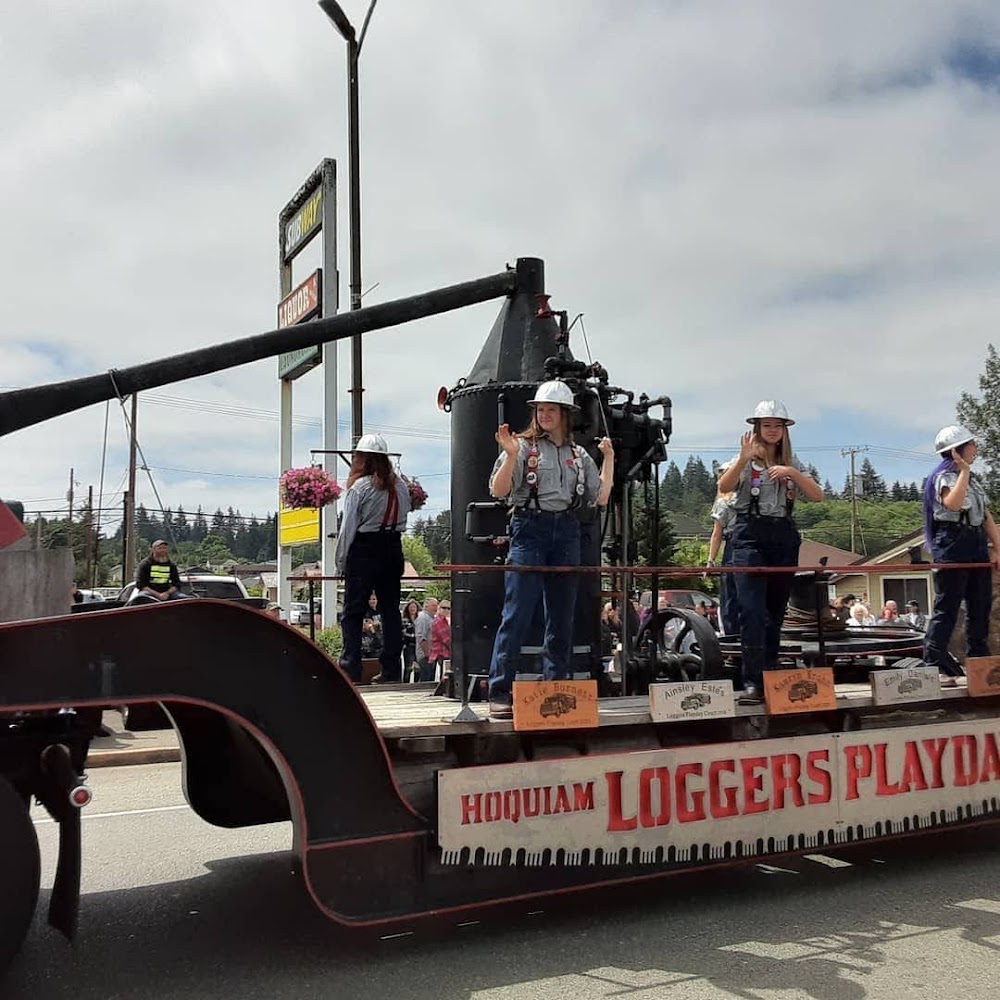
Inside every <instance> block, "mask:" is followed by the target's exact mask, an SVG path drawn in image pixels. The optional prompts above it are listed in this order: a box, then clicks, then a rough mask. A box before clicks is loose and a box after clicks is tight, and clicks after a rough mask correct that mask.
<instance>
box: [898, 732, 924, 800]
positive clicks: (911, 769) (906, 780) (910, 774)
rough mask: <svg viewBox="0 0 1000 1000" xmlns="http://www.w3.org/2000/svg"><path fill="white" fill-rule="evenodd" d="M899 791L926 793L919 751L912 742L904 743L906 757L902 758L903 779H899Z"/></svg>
mask: <svg viewBox="0 0 1000 1000" xmlns="http://www.w3.org/2000/svg"><path fill="white" fill-rule="evenodd" d="M899 791H900V792H911V791H918V792H926V791H927V780H926V779H925V778H924V768H923V764H922V763H921V760H920V751H919V750H918V749H917V744H916V743H914V742H913V740H907V741H906V756H905V757H904V758H903V777H902V778H900V779H899Z"/></svg>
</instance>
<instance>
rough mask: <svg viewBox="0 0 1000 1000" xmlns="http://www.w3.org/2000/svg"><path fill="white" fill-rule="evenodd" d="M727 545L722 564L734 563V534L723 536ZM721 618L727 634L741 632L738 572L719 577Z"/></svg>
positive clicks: (730, 564)
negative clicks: (737, 588) (737, 590)
mask: <svg viewBox="0 0 1000 1000" xmlns="http://www.w3.org/2000/svg"><path fill="white" fill-rule="evenodd" d="M723 537H724V538H725V540H726V547H725V549H723V550H722V562H721V563H720V565H722V566H732V564H733V536H732V535H731V534H729V535H724V536H723ZM719 618H720V619H721V622H720V624H721V625H722V631H723V632H724V633H725V634H726V635H739V634H740V599H739V595H738V594H737V593H736V574H735V573H723V574H722V575H721V576H720V577H719Z"/></svg>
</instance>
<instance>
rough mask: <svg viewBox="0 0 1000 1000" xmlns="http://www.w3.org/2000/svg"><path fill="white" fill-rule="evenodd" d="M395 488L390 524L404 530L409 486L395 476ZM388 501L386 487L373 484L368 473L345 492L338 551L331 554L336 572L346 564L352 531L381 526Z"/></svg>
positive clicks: (352, 536)
mask: <svg viewBox="0 0 1000 1000" xmlns="http://www.w3.org/2000/svg"><path fill="white" fill-rule="evenodd" d="M395 490H396V497H397V499H398V500H399V509H398V511H397V513H396V522H395V524H393V525H392V526H391V527H392V529H393V530H395V531H400V532H402V531H406V515H407V514H409V512H410V489H409V487H408V486H407V485H406V483H404V482H403V480H402V479H400V478H399V477H398V476H397V477H396V484H395ZM388 505H389V491H388V490H378V489H376V488H375V487H374V486H373V485H372V477H371V476H362V477H361V479H359V480H357V482H355V483H354V485H353V486H352V487H351V488H350V489H349V490H348V491H347V492H346V493H345V494H344V517H343V520H342V521H341V522H340V534H339V535H338V536H337V551H336V554H335V555H334V562H335V563H336V564H337V572H338V573H343V572H344V569H345V567H346V566H347V553H348V552H350V550H351V545H352V544H353V542H354V536H355V535H357V534H359V533H360V534H366V533H367V532H369V531H381V530H382V522H383V521H384V520H385V512H386V509H387V507H388Z"/></svg>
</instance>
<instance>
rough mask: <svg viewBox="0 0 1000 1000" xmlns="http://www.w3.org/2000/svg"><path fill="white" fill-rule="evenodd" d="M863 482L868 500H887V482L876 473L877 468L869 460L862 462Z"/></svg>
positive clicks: (865, 496)
mask: <svg viewBox="0 0 1000 1000" xmlns="http://www.w3.org/2000/svg"><path fill="white" fill-rule="evenodd" d="M861 482H862V489H863V490H864V498H865V499H866V500H885V499H886V495H887V491H886V488H885V480H884V479H883V478H882V477H881V476H880V475H879V474H878V473H877V472H876V471H875V466H874V465H872V463H871V462H870V461H868V459H867V458H865V459H864V460H863V461H862V462H861Z"/></svg>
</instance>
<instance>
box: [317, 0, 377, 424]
mask: <svg viewBox="0 0 1000 1000" xmlns="http://www.w3.org/2000/svg"><path fill="white" fill-rule="evenodd" d="M376 2H377V0H371V3H370V4H369V5H368V12H367V13H366V14H365V19H364V23H363V24H362V25H361V34H360V35H356V34H355V31H354V25H352V24H351V22H350V21H349V20H348V18H347V15H346V14H345V13H344V11H343V9H342V8H341V6H340V4H339V3H337V0H319V6H320V9H321V10H322V11H323V13H324V14H326V16H327V17H328V18H329V19H330V21H331V22H332V24H333V26H334V27H335V28H336V29H337V31H339V32H340V34H341V36H342V37H343V39H344V41H345V42H347V136H348V156H349V168H348V169H349V177H348V187H349V189H350V195H349V199H350V216H351V222H350V226H351V236H350V238H351V309H352V310H354V309H360V308H361V115H360V111H359V103H360V102H359V87H358V60H359V59H360V57H361V46H362V44H363V43H364V40H365V32H367V31H368V22H369V21H370V20H371V16H372V11H373V10H374V9H375V4H376ZM364 391H365V390H364V387H363V386H362V363H361V335H360V334H356V335H355V336H353V337H352V338H351V443H352V444H357V443H358V438H360V437H361V434H362V427H363V406H362V395H363V393H364Z"/></svg>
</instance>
